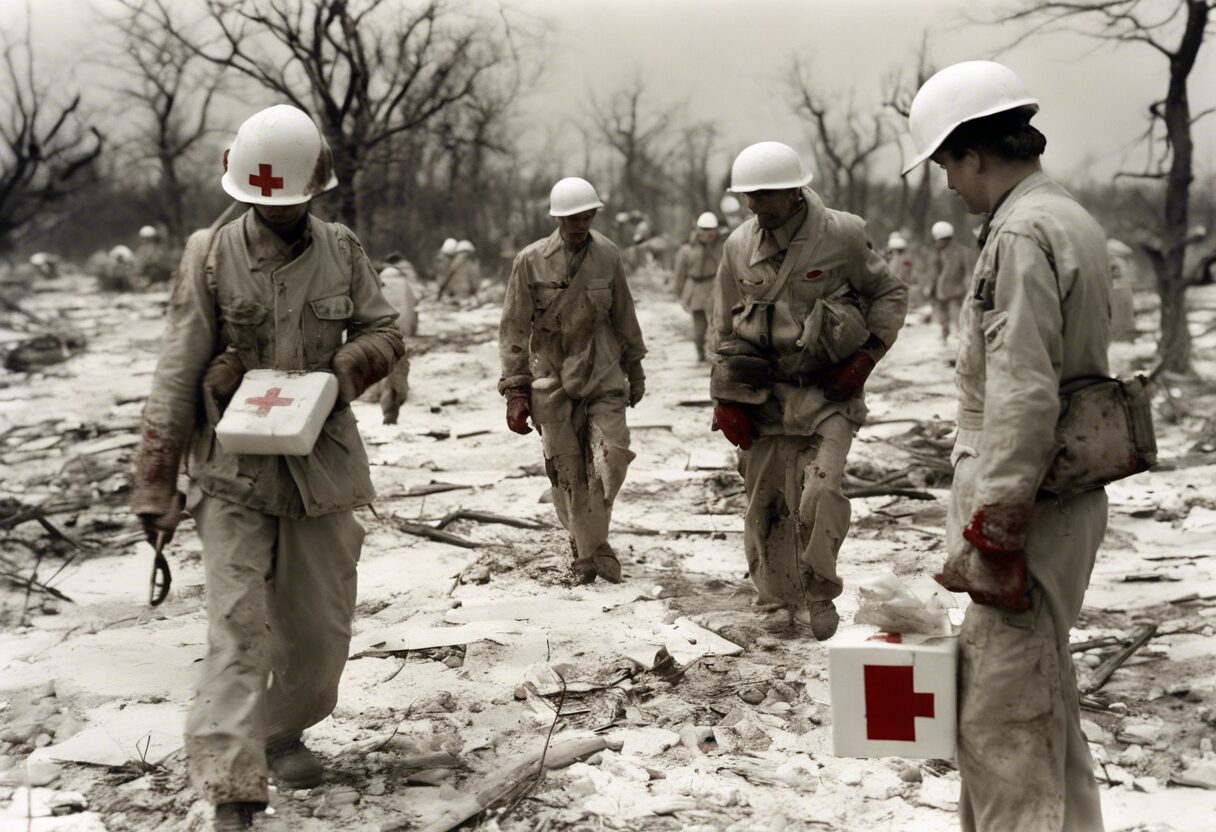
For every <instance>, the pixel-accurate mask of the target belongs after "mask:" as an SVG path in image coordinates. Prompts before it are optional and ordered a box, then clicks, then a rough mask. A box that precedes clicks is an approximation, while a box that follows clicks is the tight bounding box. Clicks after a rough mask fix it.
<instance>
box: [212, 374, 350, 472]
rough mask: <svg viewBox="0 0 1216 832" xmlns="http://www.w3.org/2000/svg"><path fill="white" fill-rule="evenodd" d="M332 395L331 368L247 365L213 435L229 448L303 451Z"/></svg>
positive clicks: (335, 383) (331, 402) (318, 431)
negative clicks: (305, 369)
mask: <svg viewBox="0 0 1216 832" xmlns="http://www.w3.org/2000/svg"><path fill="white" fill-rule="evenodd" d="M337 400H338V380H337V379H336V378H335V377H334V375H333V374H332V373H287V372H281V371H279V370H249V371H248V372H246V373H245V377H244V378H243V379H242V380H241V386H240V387H239V388H237V391H236V395H235V396H233V397H232V401H231V402H230V403H229V405H228V408H227V409H226V410H225V411H224V418H223V419H221V420H220V423H219V425H217V426H216V428H215V435H216V437H217V438H218V439H219V441H220V444H221V445H222V446H223V447H224V450H225V451H228V452H229V453H234V454H282V455H284V456H306V455H307V454H309V453H311V452H312V446H313V445H314V444H316V441H317V437H318V436H320V435H321V428H322V427H323V426H324V425H325V420H326V419H328V418H329V414H330V413H331V412H332V411H333V409H334V403H335V402H336V401H337Z"/></svg>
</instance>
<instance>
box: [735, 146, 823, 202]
mask: <svg viewBox="0 0 1216 832" xmlns="http://www.w3.org/2000/svg"><path fill="white" fill-rule="evenodd" d="M811 178H812V177H811V174H810V172H809V171H807V170H806V168H804V167H803V166H802V159H801V158H800V157H799V156H798V154H797V153H795V152H794V149H793V148H792V147H790V146H789V145H785V144H782V143H781V142H760V143H759V144H753V145H751V146H750V147H745V148H743V151H742V152H741V153H740V154H739V155H738V156H736V157H735V163H734V164H733V165H731V167H730V189H731V190H732V191H734V192H735V193H737V194H746V193H750V192H751V191H771V190H780V189H783V188H801V187H802V186H803V185H809V184H810V183H811Z"/></svg>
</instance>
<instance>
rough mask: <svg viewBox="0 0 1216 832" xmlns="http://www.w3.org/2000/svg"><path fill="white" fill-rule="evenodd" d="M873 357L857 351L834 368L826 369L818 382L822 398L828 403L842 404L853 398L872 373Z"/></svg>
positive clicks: (862, 351) (863, 351)
mask: <svg viewBox="0 0 1216 832" xmlns="http://www.w3.org/2000/svg"><path fill="white" fill-rule="evenodd" d="M874 363H875V362H874V357H873V356H872V355H870V354H869V353H868V352H866V351H865V350H858V351H857V352H855V353H853V354H852V355H851V356H849V358H848V359H847V360H845V361H843V362H841V363H840V364H837V365H836V366H835V367H831V368H830V369H828V370H827V371H826V372H825V373H824V376H823V379H822V380H821V381H820V383H819V386H820V387H822V388H823V397H824V398H825V399H827V400H828V401H830V402H844V401H848V400H849V399H851V398H853V397H854V396H856V395H857V393H858V392H859V391H860V390H861V388H862V386H863V385H865V383H866V379H867V378H869V377H870V373H872V372H874Z"/></svg>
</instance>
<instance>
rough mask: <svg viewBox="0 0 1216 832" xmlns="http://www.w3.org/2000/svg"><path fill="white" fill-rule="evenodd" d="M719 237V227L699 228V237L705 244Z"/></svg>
mask: <svg viewBox="0 0 1216 832" xmlns="http://www.w3.org/2000/svg"><path fill="white" fill-rule="evenodd" d="M717 238H718V229H716V228H698V229H697V239H698V240H700V241H701V242H702V243H704V244H705V245H709V244H710V243H712V242H713V241H714V240H716V239H717Z"/></svg>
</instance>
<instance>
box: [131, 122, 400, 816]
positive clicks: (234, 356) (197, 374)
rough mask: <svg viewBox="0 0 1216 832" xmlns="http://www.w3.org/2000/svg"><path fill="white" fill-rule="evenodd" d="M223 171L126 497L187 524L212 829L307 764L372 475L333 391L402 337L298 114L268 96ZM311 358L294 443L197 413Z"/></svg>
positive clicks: (340, 663) (390, 351) (377, 364)
mask: <svg viewBox="0 0 1216 832" xmlns="http://www.w3.org/2000/svg"><path fill="white" fill-rule="evenodd" d="M224 156H225V168H226V170H225V172H224V176H223V179H222V184H223V188H224V190H225V191H227V192H228V194H229V195H230V196H232V197H233V198H234V199H237V200H239V201H240V202H242V203H246V204H248V205H249V206H250V208H249V210H248V211H246V212H245V213H244V215H242V216H240V217H239V218H238V219H235V220H233V221H232V222H229V223H227V224H226V225H222V226H220V227H219V228H218V229H217V230H216V231H215V232H214V233H211V232H209V231H201V232H198V233H196V234H194V235H192V236H191V237H190V239H189V241H188V242H187V244H186V250H185V253H184V254H183V256H182V262H181V270H180V273H179V276H178V280H177V283H176V285H175V286H174V289H173V292H172V295H171V297H170V300H169V318H168V321H167V325H166V327H165V331H164V334H163V336H162V337H163V346H162V348H161V354H160V362H159V363H158V365H157V368H156V375H155V379H154V381H153V385H152V392H151V395H150V396H149V398H148V402H147V405H146V406H145V408H144V413H143V427H142V444H141V446H140V450H139V454H138V458H137V464H136V473H135V479H134V494H133V502H134V508H135V512H136V513H137V514H138V515H139V517H140V520H141V521H142V522H143V524H144V527H145V530H146V531H147V535H148V540H149V542H152V543H153V544H154V545H157V546H158V547H159V545H162V544H163V543H164V542H167V541H168V540H169V538H170V537H172V535H173V531H174V529H175V528H176V526H177V524H178V521H179V518H180V511H181V508H182V502H181V495H179V494H177V480H178V474H179V470H180V467H181V461H182V457H183V456H185V455H186V454H189V457H190V464H189V469H188V470H189V475H190V493H189V497H188V502H187V504H188V507H189V510H190V514H191V516H192V517H193V518H194V521H195V525H196V526H197V528H198V532H199V537H200V538H201V539H202V543H203V565H204V568H205V570H206V586H207V613H208V626H209V629H208V650H207V659H206V663H205V664H204V666H203V671H202V674H201V677H200V683H199V687H198V690H197V692H196V695H195V699H194V704H193V706H192V708H191V710H190V714H189V716H188V718H187V720H186V738H185V740H186V741H185V750H186V756H187V759H188V762H189V768H190V776H191V780H192V781H193V783H194V787H195V788H196V789H197V790H198V791H199V792H200V793H201V794H202V795H203V796H204V797H205V798H206V799H208V800H210V801H211V802H213V803H215V804H216V815H215V828H216V829H223V830H227V829H241V828H245V827H248V826H249V825H250V824H251V822H252V816H253V814H254V813H256V812H257V811H259V810H260V809H261V808H263V807H265V805H266V802H267V800H268V798H269V792H268V790H267V775H268V767H269V773H273V776H274V778H275V780H276V782H277V783H278V786H279V788H280V790H284V789H299V788H311V787H313V786H316V785H318V784H319V783H320V782H321V778H322V770H321V765H320V763H319V762H318V760H317V759H316V757H315V756H314V755H313V754H312V753H311V752H310V751H309V750H308V749H307V748H306V747H305V746H304V744H303V742H302V733H303V731H304V730H305V729H306V728H308V727H310V726H312V725H314V724H316V723H317V722H320V721H321V720H322V719H324V718H325V717H326V716H328V715H329V713H330V712H331V711H332V710H333V708H334V705H335V703H336V702H337V697H338V682H339V680H340V679H341V677H342V670H343V668H344V666H345V664H346V658H347V655H348V648H349V644H350V635H351V619H352V615H353V613H354V606H355V565H356V563H358V560H359V553H360V550H361V548H362V545H363V534H364V533H363V528H362V526H360V525H359V522H358V521H357V520H356V519H355V516H354V512H353V509H354V508H355V507H357V506H363V505H367V504H368V503H370V502H371V501H372V499H373V498H374V496H375V492H374V490H373V488H372V482H371V476H370V471H369V469H368V462H367V455H366V453H365V452H364V450H363V443H362V441H361V439H360V437H359V431H358V428H357V426H356V424H355V417H354V415H353V414H352V413H351V410H350V408H349V407H348V404H349V402H351V401H353V400H354V399H355V398H357V397H358V396H359V394H360V393H361V392H362V391H363V390H364V388H366V387H367V386H368V385H370V384H372V383H373V382H375V381H376V380H378V379H380V378H382V377H384V376H385V375H387V374H388V373H389V371H390V370H391V369H392V367H393V365H394V363H395V362H396V361H397V359H398V358H399V357H400V356H401V355H402V354H403V352H404V344H403V343H402V339H401V334H400V332H399V331H398V330H397V328H396V326H395V324H394V321H395V319H396V318H397V311H396V310H395V309H394V308H393V307H392V306H391V305H390V304H389V303H388V301H386V300H385V299H384V296H383V295H382V294H381V292H380V281H379V279H378V277H377V275H376V273H375V271H374V270H373V268H372V266H371V264H370V263H369V262H368V259H367V256H366V255H365V254H364V252H363V247H362V246H361V245H360V244H359V240H358V239H357V238H356V237H355V235H354V234H353V233H352V232H351V231H350V230H349V229H347V228H345V227H344V226H341V225H338V224H337V223H329V222H324V221H322V220H320V219H317V218H316V217H314V216H312V215H311V214H310V213H309V210H308V209H309V203H310V201H311V200H312V198H313V197H315V196H317V195H318V194H321V193H323V192H324V191H326V190H328V189H329V188H331V187H333V186H334V185H335V184H336V182H337V180H336V179H335V178H334V176H333V161H332V158H331V157H330V152H329V148H328V146H326V144H325V142H324V140H323V139H322V137H321V134H320V133H319V132H318V130H317V127H316V125H315V124H314V123H313V121H312V119H310V118H309V117H308V116H307V115H306V114H305V113H303V112H301V111H300V110H297V109H296V108H294V107H290V106H286V105H280V106H276V107H271V108H269V109H267V110H263V111H261V112H259V113H257V114H255V115H254V116H252V117H251V118H249V119H248V120H247V121H246V122H245V123H244V124H242V125H241V128H240V130H239V131H238V133H237V135H236V138H235V139H234V140H233V142H232V146H231V148H229V150H228V151H227V152H226V153H225V155H224ZM255 369H275V370H285V371H331V372H333V374H334V375H335V376H337V379H338V386H339V391H340V392H339V400H338V404H337V405H336V406H335V408H334V410H333V412H332V413H331V414H330V415H329V417H328V419H327V420H326V423H325V426H324V429H323V430H322V432H321V435H320V437H319V438H318V439H317V442H316V445H315V446H314V447H313V449H312V451H311V453H309V454H308V455H307V456H300V457H285V456H276V455H269V454H268V455H237V454H233V453H230V452H228V451H226V450H225V449H224V447H223V446H222V445H220V444H219V443H218V442H217V441H216V438H215V425H216V423H217V421H218V418H219V416H220V414H221V413H222V411H223V409H224V407H225V406H226V404H227V402H228V400H229V399H230V398H231V397H232V395H233V394H234V393H235V391H236V389H237V386H238V384H239V383H240V380H241V377H242V375H243V374H244V373H245V371H247V370H255Z"/></svg>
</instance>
